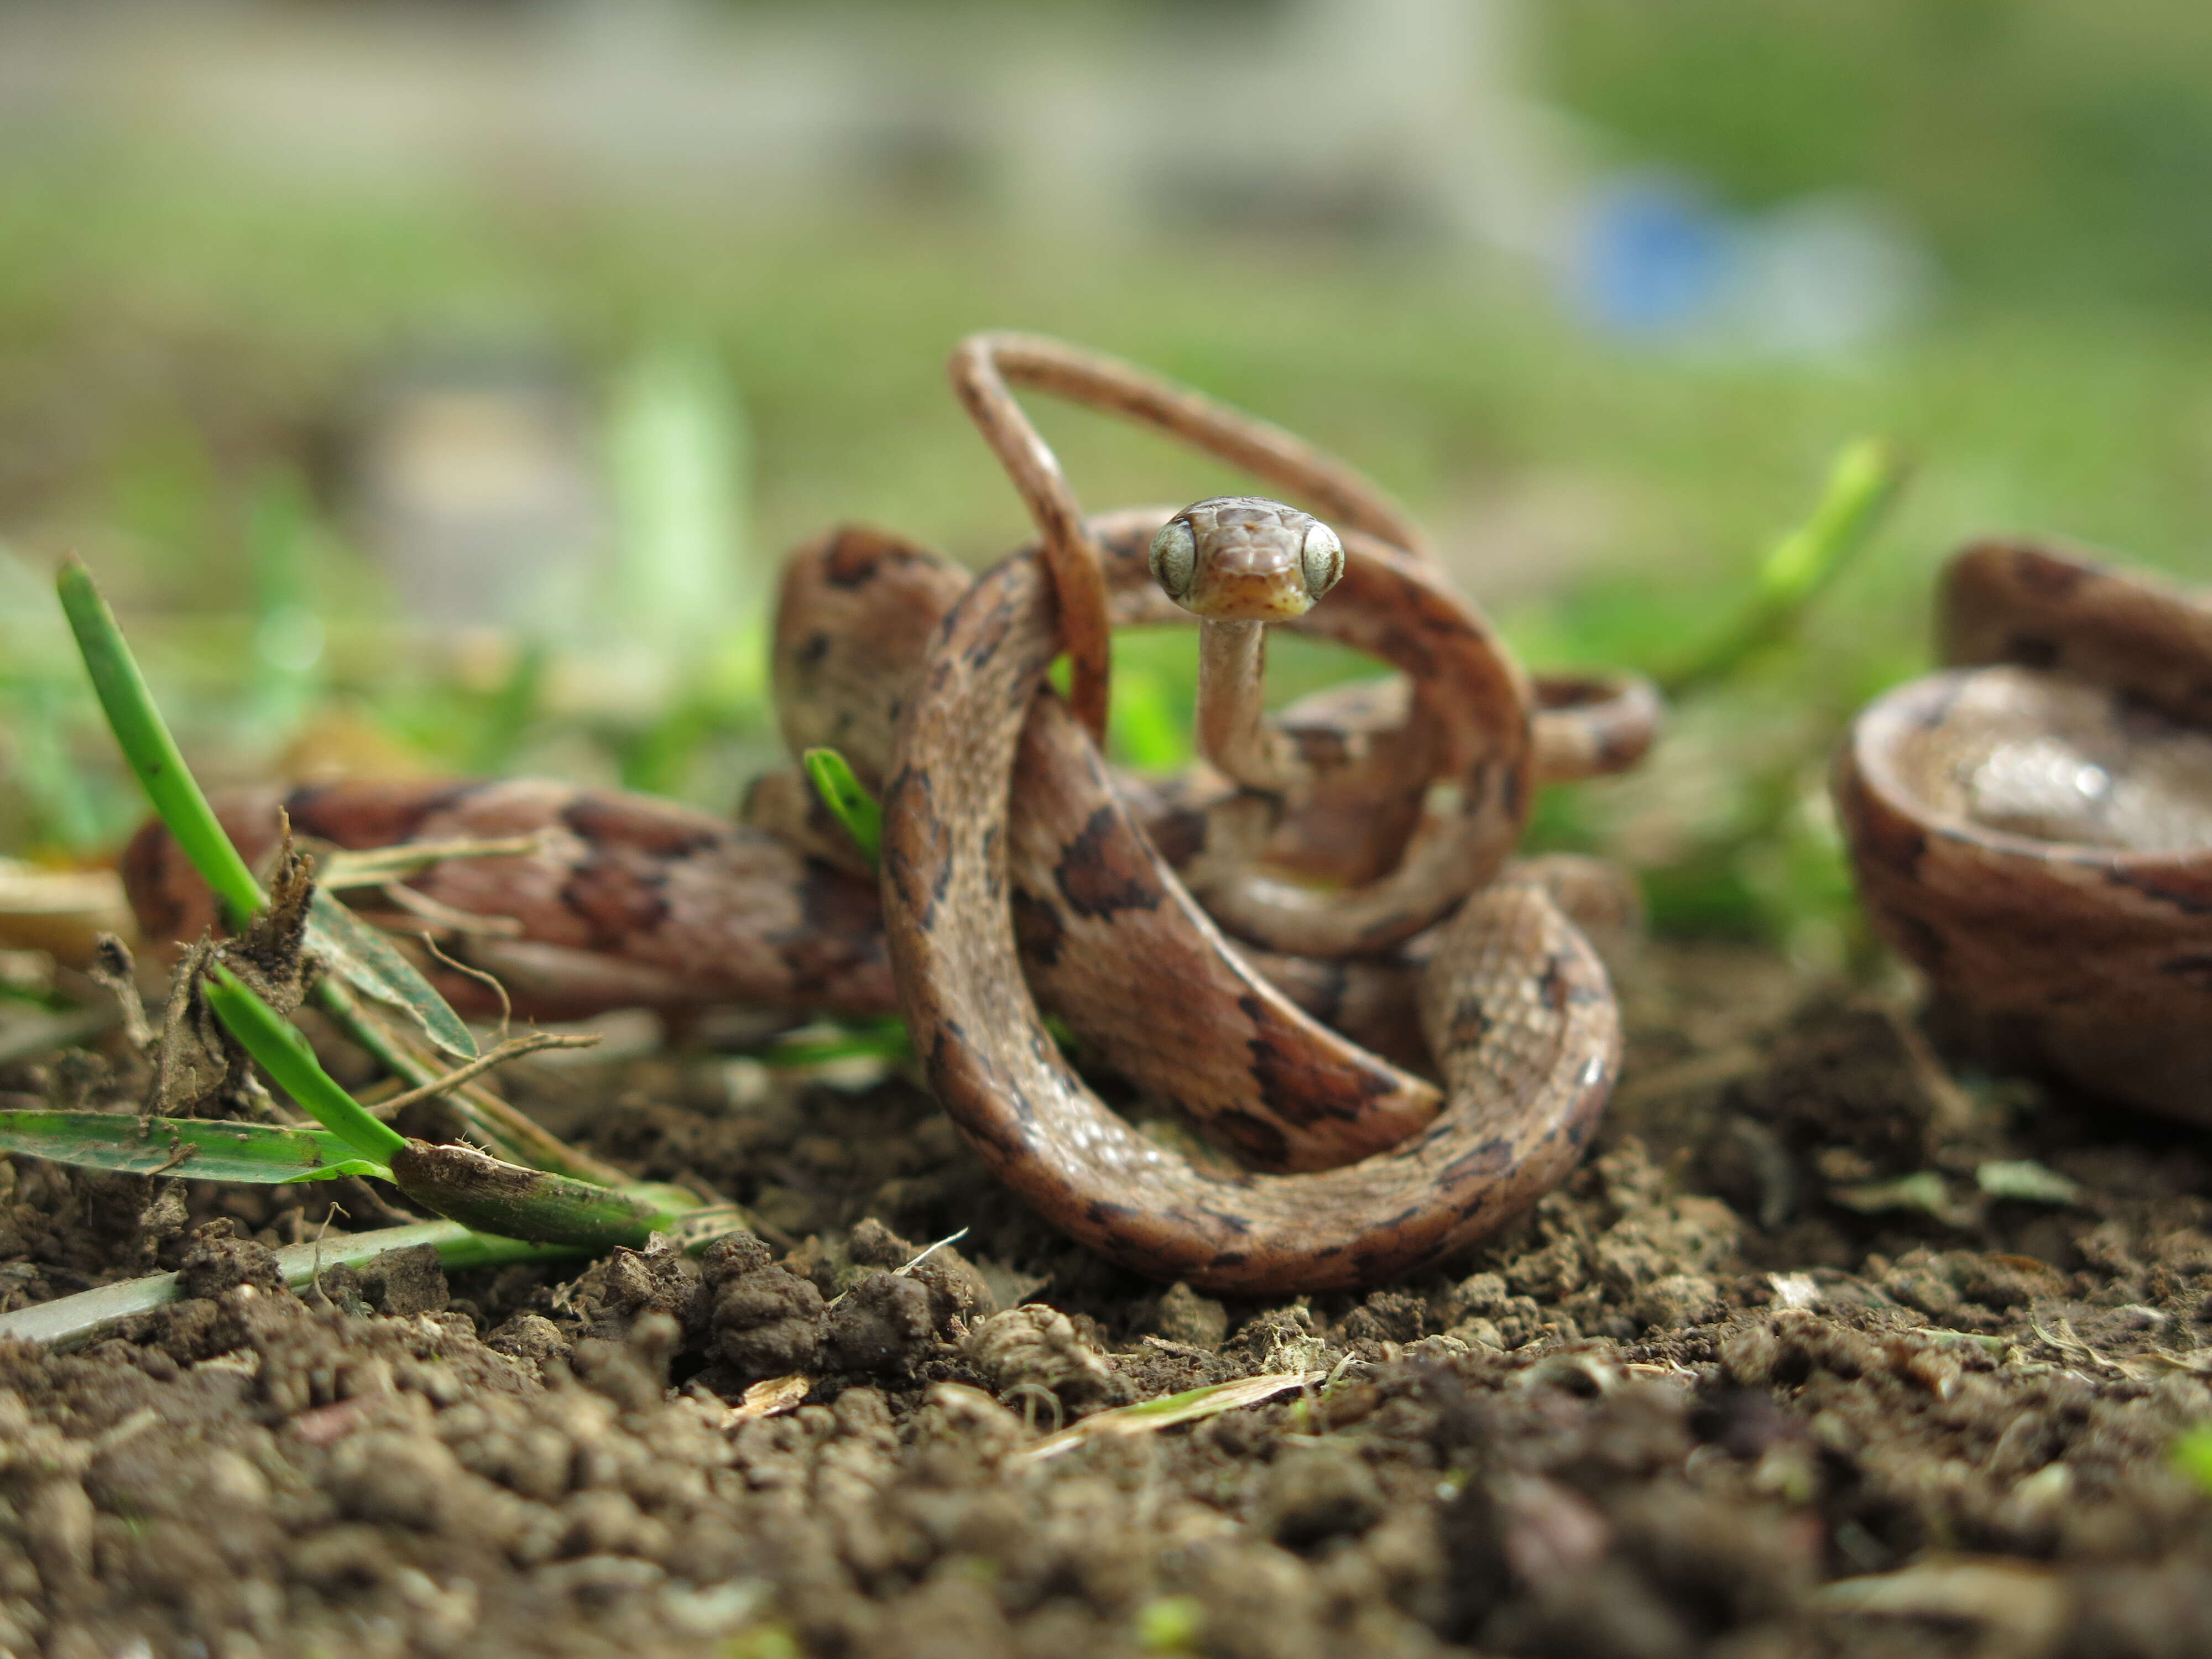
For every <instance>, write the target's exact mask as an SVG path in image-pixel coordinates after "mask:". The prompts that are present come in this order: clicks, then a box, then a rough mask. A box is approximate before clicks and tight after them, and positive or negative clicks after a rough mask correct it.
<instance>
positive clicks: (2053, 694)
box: [1832, 541, 2212, 1124]
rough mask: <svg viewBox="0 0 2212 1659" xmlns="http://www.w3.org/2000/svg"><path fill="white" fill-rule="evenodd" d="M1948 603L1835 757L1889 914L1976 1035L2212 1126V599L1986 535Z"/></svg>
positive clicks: (1951, 1029) (2054, 1070)
mask: <svg viewBox="0 0 2212 1659" xmlns="http://www.w3.org/2000/svg"><path fill="white" fill-rule="evenodd" d="M1936 638H1937V641H1938V645H1939V649H1940V653H1941V655H1942V659H1943V662H1944V664H1945V666H1944V667H1943V668H1942V670H1940V671H1937V672H1935V673H1931V674H1929V675H1925V676H1923V677H1922V678H1917V679H1915V680H1911V681H1909V682H1907V683H1906V684H1903V685H1901V686H1899V687H1897V688H1895V689H1894V690H1891V691H1889V692H1887V693H1886V694H1884V695H1883V696H1881V697H1879V698H1877V699H1876V700H1875V701H1874V702H1872V703H1870V704H1869V706H1868V707H1867V708H1865V709H1864V710H1863V711H1862V712H1861V713H1860V714H1859V715H1858V716H1857V719H1856V720H1855V721H1854V722H1853V725H1852V726H1851V729H1850V732H1849V734H1848V735H1847V737H1846V738H1845V741H1844V744H1843V745H1842V746H1841V749H1840V750H1839V752H1838V757H1837V760H1836V764H1835V769H1834V772H1833V775H1832V792H1833V796H1834V799H1835V802H1836V805H1837V810H1838V818H1839V820H1840V822H1841V824H1842V826H1843V829H1844V835H1845V839H1846V841H1847V842H1848V844H1849V847H1850V855H1851V860H1852V864H1853V866H1854V869H1855V872H1856V875H1857V883H1858V889H1859V893H1860V896H1861V898H1862V900H1863V902H1864V904H1865V906H1866V908H1867V910H1868V912H1869V915H1870V916H1871V917H1872V919H1873V921H1874V922H1875V926H1876V927H1877V929H1878V931H1879V932H1880V933H1881V934H1882V936H1883V937H1884V938H1885V939H1887V941H1888V942H1889V943H1890V944H1891V945H1893V946H1894V947H1895V948H1896V949H1897V950H1898V951H1899V952H1900V953H1901V954H1902V955H1904V956H1905V957H1906V958H1907V959H1908V960H1910V961H1911V962H1912V963H1914V964H1915V965H1916V966H1917V967H1918V968H1919V969H1921V970H1922V971H1923V973H1924V974H1925V975H1927V977H1928V979H1929V982H1930V985H1931V987H1932V989H1933V992H1934V998H1935V1013H1936V1023H1937V1024H1938V1027H1939V1029H1940V1030H1941V1031H1942V1034H1943V1035H1945V1036H1948V1038H1949V1039H1950V1040H1952V1041H1953V1042H1955V1043H1956V1044H1957V1045H1959V1046H1960V1047H1961V1048H1965V1049H1966V1050H1968V1051H1970V1052H1973V1053H1976V1054H1979V1055H1981V1056H1983V1057H1984V1058H1985V1059H1988V1060H1992V1061H1994V1062H1996V1063H1998V1064H2001V1065H2004V1066H2013V1067H2018V1068H2024V1069H2027V1070H2031V1071H2039V1072H2043V1073H2050V1074H2053V1075H2056V1076H2057V1077H2059V1078H2061V1079H2065V1080H2068V1081H2069V1082H2071V1083H2072V1084H2073V1085H2075V1086H2076V1087H2078V1088H2081V1089H2083V1090H2086V1091H2089V1092H2090V1093H2092V1094H2093V1095H2096V1096H2099V1097H2105V1098H2109V1099H2113V1100H2118V1101H2119V1102H2122V1103H2126V1104H2128V1105H2131V1106H2134V1107H2136V1108H2139V1109H2146V1110H2149V1111H2153V1112H2157V1113H2160V1114H2163V1115H2167V1116H2171V1117H2178V1118H2180V1119H2183V1120H2185V1121H2190V1122H2194V1123H2198V1124H2206V1123H2212V596H2207V595H2202V594H2196V593H2191V592H2185V591H2183V590H2181V589H2179V588H2176V587H2173V586H2170V585H2168V584H2166V583H2164V582H2161V581H2160V580H2157V579H2155V578H2153V577H2150V576H2148V575H2144V574H2140V573H2136V572H2132V571H2129V570H2125V569H2122V568H2114V567H2112V566H2111V565H2108V564H2106V563H2105V562H2101V561H2100V560H2096V559H2093V558H2089V557H2087V556H2081V555H2079V554H2076V553H2072V552H2069V551H2066V550H2060V549H2057V548H2052V547H2047V546H2043V545H2039V544H2034V543H2030V542H2022V541H1985V542H1981V543H1977V544H1972V545H1970V546H1968V547H1966V548H1965V549H1963V550H1960V552H1959V553H1958V554H1956V555H1955V556H1954V557H1953V558H1952V559H1951V560H1950V562H1948V565H1947V566H1946V568H1945V569H1944V571H1943V573H1942V578H1941V580H1940V581H1939V584H1938V587H1937V596H1936Z"/></svg>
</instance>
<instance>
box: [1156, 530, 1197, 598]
mask: <svg viewBox="0 0 2212 1659" xmlns="http://www.w3.org/2000/svg"><path fill="white" fill-rule="evenodd" d="M1197 567H1198V538H1196V537H1195V536H1194V535H1192V534H1191V532H1190V526H1188V525H1187V524H1185V523H1184V522H1183V521H1182V520H1181V519H1170V520H1168V521H1167V523H1166V524H1164V525H1163V526H1161V527H1160V533H1159V534H1158V535H1157V536H1155V537H1153V538H1152V580H1154V581H1156V582H1158V584H1159V585H1160V586H1161V588H1162V590H1163V591H1164V592H1166V594H1167V596H1168V597H1169V598H1170V599H1181V598H1182V596H1183V595H1184V594H1186V593H1188V592H1190V580H1191V577H1192V576H1193V574H1195V572H1196V570H1197Z"/></svg>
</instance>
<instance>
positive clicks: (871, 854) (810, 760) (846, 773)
mask: <svg viewBox="0 0 2212 1659" xmlns="http://www.w3.org/2000/svg"><path fill="white" fill-rule="evenodd" d="M799 758H800V759H801V760H802V761H803V762H804V763H805V766H806V775H807V777H808V778H809V779H811V781H812V782H813V784H814V790H815V793H817V794H818V795H820V796H821V797H822V804H823V805H824V806H826V807H828V808H829V810H830V811H831V812H833V813H834V814H836V818H837V822H838V823H842V824H843V825H844V826H845V828H846V829H847V831H848V833H850V834H851V836H852V837H853V840H854V842H855V844H857V845H858V846H859V848H860V851H861V852H862V853H863V854H866V856H867V860H868V862H869V863H870V864H871V865H872V864H874V863H875V862H876V860H878V858H880V857H881V856H882V854H883V845H884V814H883V809H882V808H881V807H879V806H878V805H876V798H875V797H874V796H873V795H872V794H870V793H868V792H867V789H866V787H864V786H863V785H862V784H861V782H860V779H858V778H856V777H854V775H853V769H852V768H851V767H850V766H848V765H847V764H846V763H845V757H843V756H842V755H841V754H839V753H838V752H837V751H836V750H834V749H810V750H807V751H806V752H805V755H803V756H801V757H799Z"/></svg>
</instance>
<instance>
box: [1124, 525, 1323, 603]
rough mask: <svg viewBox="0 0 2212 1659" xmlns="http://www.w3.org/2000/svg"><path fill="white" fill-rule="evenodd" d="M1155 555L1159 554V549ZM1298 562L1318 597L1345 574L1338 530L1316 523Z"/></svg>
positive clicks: (1309, 585) (1309, 532)
mask: <svg viewBox="0 0 2212 1659" xmlns="http://www.w3.org/2000/svg"><path fill="white" fill-rule="evenodd" d="M1154 556H1155V557H1157V556H1158V554H1157V551H1156V552H1155V555H1154ZM1298 562H1299V563H1300V564H1301V565H1302V566H1303V567H1304V570H1305V578H1306V592H1309V593H1310V594H1312V595H1313V596H1314V598H1316V599H1319V598H1321V596H1322V594H1324V593H1326V592H1328V590H1329V589H1330V588H1332V587H1334V586H1336V580H1337V578H1338V577H1340V576H1341V575H1342V574H1344V544H1343V543H1342V542H1340V541H1339V540H1337V538H1336V532H1334V530H1331V529H1330V528H1329V527H1328V526H1327V525H1325V524H1318V523H1316V524H1315V525H1314V526H1312V527H1311V528H1310V529H1309V530H1308V531H1307V532H1306V542H1305V545H1304V547H1303V548H1301V549H1299V550H1298Z"/></svg>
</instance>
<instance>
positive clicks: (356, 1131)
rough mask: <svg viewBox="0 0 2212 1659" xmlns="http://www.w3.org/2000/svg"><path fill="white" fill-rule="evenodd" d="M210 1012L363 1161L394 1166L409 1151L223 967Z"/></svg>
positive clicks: (211, 985)
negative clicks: (396, 1156)
mask: <svg viewBox="0 0 2212 1659" xmlns="http://www.w3.org/2000/svg"><path fill="white" fill-rule="evenodd" d="M206 990H207V1000H208V1006H210V1007H211V1008H213V1009H214V1010H215V1012H216V1018H218V1019H220V1020H222V1023H223V1024H225V1025H227V1026H228V1027H229V1028H230V1032H231V1035H232V1036H235V1037H236V1038H237V1039H238V1040H239V1041H240V1042H242V1043H244V1044H245V1045H246V1053H248V1054H252V1056H253V1057H254V1059H256V1060H258V1061H260V1062H261V1069H262V1070H264V1072H266V1073H269V1075H270V1077H272V1078H274V1079H276V1083H277V1085H278V1086H279V1087H280V1088H282V1089H283V1091H284V1092H285V1093H286V1094H288V1095H289V1096H291V1097H292V1098H293V1099H294V1100H295V1101H297V1102H298V1103H299V1104H300V1109H301V1110H302V1111H304V1112H306V1113H307V1115H308V1116H310V1117H312V1118H313V1119H314V1120H315V1121H316V1122H318V1123H319V1124H321V1125H322V1126H323V1127H325V1129H328V1130H329V1131H330V1132H331V1133H332V1134H334V1135H336V1136H337V1137H338V1139H341V1140H343V1141H344V1142H345V1143H346V1145H347V1146H350V1147H352V1148H353V1149H354V1151H356V1152H358V1153H360V1154H361V1155H362V1157H364V1158H369V1159H371V1160H373V1161H374V1162H375V1163H378V1164H387V1165H388V1164H390V1163H391V1162H392V1154H394V1153H395V1152H399V1151H401V1150H402V1149H403V1148H404V1147H405V1146H406V1145H407V1142H406V1140H405V1139H404V1138H403V1137H402V1136H401V1135H400V1134H399V1133H398V1131H396V1130H395V1129H393V1128H392V1127H391V1126H390V1125H389V1124H386V1123H383V1122H380V1121H378V1120H377V1119H376V1118H374V1117H373V1116H371V1115H370V1114H369V1113H368V1109H366V1108H364V1107H363V1106H362V1103H360V1102H359V1101H357V1100H356V1099H355V1098H354V1097H352V1096H351V1095H349V1094H348V1093H347V1092H346V1091H344V1090H343V1089H341V1088H340V1087H338V1085H337V1080H336V1079H333V1078H332V1077H331V1074H330V1073H328V1072H325V1070H324V1069H323V1066H322V1062H321V1061H320V1060H317V1059H316V1058H315V1051H314V1050H313V1048H309V1047H308V1046H307V1038H306V1037H304V1036H301V1035H300V1031H299V1029H298V1028H297V1027H296V1026H295V1025H294V1024H292V1023H291V1022H290V1021H289V1020H288V1019H285V1018H283V1017H282V1016H280V1015H279V1014H278V1013H277V1012H276V1010H275V1009H273V1008H271V1007H270V1006H269V1005H268V1004H267V1003H265V1002H264V1001H263V1000H261V999H260V998H259V997H258V996H256V995H254V994H253V993H252V991H250V990H248V989H247V988H246V984H245V982H244V981H241V980H240V978H239V977H238V975H235V974H234V973H232V972H231V971H230V969H228V968H225V967H222V965H220V964H217V966H216V969H215V972H214V975H212V976H211V977H210V979H209V980H208V981H207V986H206Z"/></svg>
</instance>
